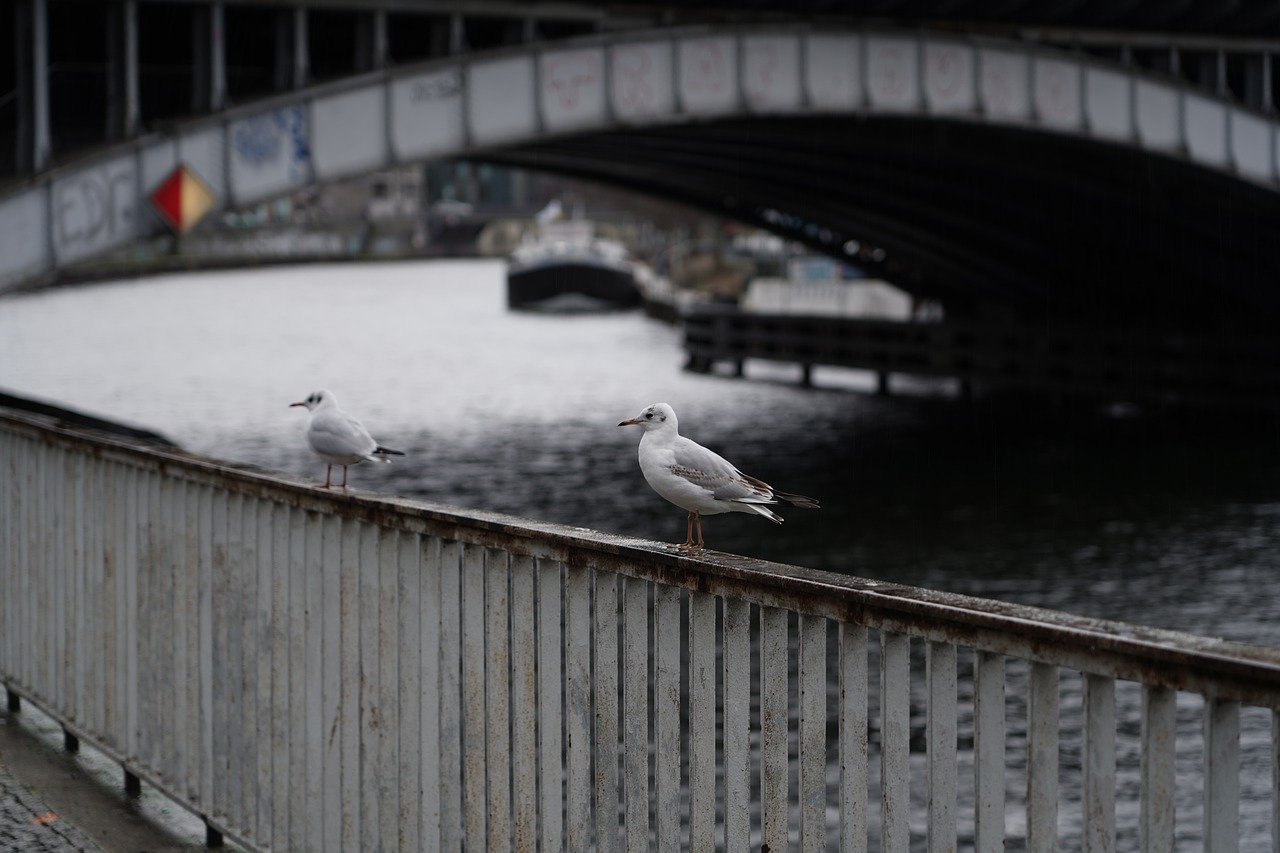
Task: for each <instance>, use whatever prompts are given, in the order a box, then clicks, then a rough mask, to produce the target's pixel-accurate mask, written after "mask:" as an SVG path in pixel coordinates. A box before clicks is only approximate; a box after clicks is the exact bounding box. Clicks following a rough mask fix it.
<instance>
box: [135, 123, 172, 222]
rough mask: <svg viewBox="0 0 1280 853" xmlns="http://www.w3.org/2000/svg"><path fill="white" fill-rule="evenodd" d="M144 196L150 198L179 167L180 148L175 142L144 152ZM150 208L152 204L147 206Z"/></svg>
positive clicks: (170, 141) (165, 142)
mask: <svg viewBox="0 0 1280 853" xmlns="http://www.w3.org/2000/svg"><path fill="white" fill-rule="evenodd" d="M141 161H142V194H143V196H150V195H151V193H153V192H155V190H156V187H158V186H160V184H162V183H163V182H164V179H165V178H167V177H169V175H170V174H172V172H173V170H174V167H176V166H177V165H178V147H177V146H176V145H175V144H174V142H173V140H171V139H170V140H165V141H164V142H161V143H160V144H158V145H152V146H151V147H150V148H144V149H143V150H142V156H141ZM147 206H148V207H150V204H148V205H147Z"/></svg>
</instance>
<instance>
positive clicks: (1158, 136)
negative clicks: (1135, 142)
mask: <svg viewBox="0 0 1280 853" xmlns="http://www.w3.org/2000/svg"><path fill="white" fill-rule="evenodd" d="M1133 96H1134V99H1135V100H1136V102H1137V103H1136V104H1134V115H1135V118H1136V121H1137V130H1138V139H1140V140H1141V141H1142V146H1143V147H1144V148H1155V149H1159V150H1162V151H1170V150H1174V149H1176V148H1177V147H1178V146H1179V144H1180V143H1181V142H1182V129H1181V127H1180V125H1179V122H1178V118H1179V113H1178V92H1177V90H1175V89H1174V88H1173V87H1172V86H1166V85H1164V84H1163V83H1152V82H1149V81H1147V80H1139V81H1138V82H1137V83H1136V84H1135V85H1134V90H1133Z"/></svg>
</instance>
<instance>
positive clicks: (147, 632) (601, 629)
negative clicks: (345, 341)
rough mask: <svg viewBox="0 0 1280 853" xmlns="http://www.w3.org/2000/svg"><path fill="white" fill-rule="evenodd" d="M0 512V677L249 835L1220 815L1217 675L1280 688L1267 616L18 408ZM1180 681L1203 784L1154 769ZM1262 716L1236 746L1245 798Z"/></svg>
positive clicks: (669, 832) (451, 839) (773, 838)
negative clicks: (473, 492)
mask: <svg viewBox="0 0 1280 853" xmlns="http://www.w3.org/2000/svg"><path fill="white" fill-rule="evenodd" d="M0 513H2V516H0V538H2V541H3V544H0V678H2V679H3V681H4V684H5V685H6V687H7V688H8V689H9V690H10V691H11V692H12V693H14V694H15V695H21V696H25V697H27V698H30V699H32V700H34V701H35V702H36V703H38V704H39V705H41V706H42V707H43V708H45V709H46V710H48V711H49V712H50V713H52V714H53V715H54V716H55V717H57V718H58V719H59V720H60V721H61V722H62V723H63V725H64V726H66V727H67V729H68V731H70V732H74V733H75V734H76V735H77V736H79V737H82V738H85V739H88V740H89V741H91V742H93V743H94V744H96V745H98V746H99V747H100V748H102V749H104V750H105V751H106V752H107V753H108V754H109V755H111V756H112V757H113V758H115V759H116V760H118V761H120V762H121V764H123V765H124V767H125V768H126V770H128V771H129V772H130V773H133V774H136V775H137V776H140V777H142V778H145V779H147V780H148V781H150V782H151V783H153V784H155V785H157V786H158V787H160V788H161V789H162V790H164V791H166V792H167V793H168V794H169V795H170V796H172V797H173V798H174V799H176V800H178V801H179V802H181V803H183V804H184V805H186V806H187V807H189V808H191V809H192V810H194V811H196V812H197V813H199V814H201V815H202V816H203V817H204V818H205V820H206V821H207V822H208V823H209V824H210V826H211V827H213V828H215V829H216V830H218V831H219V832H223V833H226V834H228V835H230V836H231V837H233V838H236V839H237V840H239V841H241V842H243V843H244V844H246V845H248V846H251V847H257V848H264V849H265V848H269V847H270V848H276V849H302V848H309V849H354V848H357V847H358V848H368V849H374V848H394V849H460V848H461V847H463V846H465V847H466V848H467V849H480V848H482V847H485V846H488V847H489V848H491V849H506V848H508V847H512V848H514V849H527V850H532V849H536V848H540V849H544V850H545V849H569V850H579V849H586V848H587V847H590V846H595V847H597V848H599V849H623V848H625V849H628V850H638V849H649V848H650V847H651V846H656V847H658V848H660V849H674V848H681V847H683V848H688V849H712V848H714V847H719V848H722V849H726V850H741V849H747V847H748V846H750V847H751V848H752V849H758V848H760V847H762V846H763V845H768V847H769V849H771V850H775V851H777V850H783V849H788V848H789V847H791V846H795V845H797V844H798V845H799V847H800V848H801V849H805V850H818V849H826V848H836V847H838V848H840V849H848V850H859V849H868V847H869V846H870V847H871V848H876V847H878V848H879V849H882V850H905V849H907V848H908V846H910V845H911V843H912V839H913V838H914V839H916V840H920V839H921V838H927V839H928V843H929V847H930V849H954V847H955V844H956V843H957V839H958V838H959V839H962V840H965V841H966V842H972V843H973V844H974V845H975V846H976V847H977V848H978V849H983V850H987V849H996V848H999V847H1001V846H1002V845H1003V843H1004V840H1005V836H1006V834H1007V833H1011V834H1015V835H1017V836H1020V837H1025V839H1026V845H1027V847H1028V849H1033V850H1053V849H1058V848H1059V845H1060V843H1062V844H1065V845H1067V846H1072V845H1077V846H1083V847H1084V848H1086V849H1090V850H1093V849H1097V850H1107V849H1114V845H1115V842H1116V838H1117V837H1118V835H1119V837H1121V838H1124V837H1127V836H1126V833H1129V832H1131V831H1135V830H1136V832H1137V834H1138V836H1139V837H1140V839H1141V841H1142V845H1143V847H1144V849H1169V847H1170V846H1171V845H1172V844H1173V843H1174V840H1175V837H1176V838H1178V839H1183V838H1185V837H1187V833H1199V834H1201V835H1202V837H1203V839H1204V841H1205V844H1206V847H1211V848H1212V849H1215V850H1219V849H1235V848H1234V847H1233V846H1232V845H1233V844H1234V843H1238V839H1239V838H1240V837H1241V835H1240V833H1241V827H1240V790H1241V787H1240V785H1241V773H1242V771H1241V738H1240V725H1241V719H1242V718H1244V719H1245V720H1246V723H1247V724H1248V725H1253V724H1254V723H1255V722H1256V720H1255V717H1256V713H1254V712H1253V711H1252V710H1250V711H1249V713H1248V716H1246V717H1242V712H1241V706H1242V705H1243V706H1246V707H1250V709H1252V707H1253V706H1258V707H1260V708H1261V709H1263V710H1262V713H1263V714H1264V715H1265V717H1266V719H1265V723H1266V725H1268V726H1270V725H1271V723H1272V720H1273V718H1274V714H1275V709H1276V708H1278V707H1280V650H1274V649H1265V648H1260V647H1255V646H1249V645H1244V644H1239V643H1231V642H1226V641H1222V640H1214V639H1208V638H1202V637H1193V636H1189V635H1186V634H1180V633H1176V632H1170V631H1163V630H1159V629H1154V628H1144V627H1139V626H1134V625H1124V624H1119V623H1114V622H1104V621H1099V620H1094V619H1088V618H1084V617H1078V616H1071V615H1068V614H1063V613H1057V612H1053V611H1047V610H1041V609H1036V608H1029V607H1024V606H1020V605H1015V604H1008V603H1001V602H994V601H984V600H980V599H975V598H969V597H965V596H960V595H954V594H950V593H944V592H936V591H929V590H921V589H915V588H910V587H905V586H901V585H897V584H891V583H885V582H879V581H874V580H866V579H860V578H854V577H848V576H843V575H835V574H830V573H825V572H818V571H813V570H808V569H803V568H798V567H794V566H786V565H780V564H775V563H768V562H763V561H758V560H751V559H746V558H742V557H735V556H732V555H726V554H718V553H714V552H709V553H707V554H704V555H693V554H689V553H687V552H681V551H678V550H677V549H675V548H673V547H670V546H661V545H657V544H655V543H651V542H647V541H643V540H636V539H629V538H623V537H617V536H612V535H609V534H604V533H599V532H595V531H590V530H585V529H582V528H572V527H565V526H562V525H556V524H549V523H542V522H533V521H527V520H523V519H515V518H512V517H510V516H504V515H499V514H495V513H487V512H481V511H471V510H467V511H463V510H458V509H456V508H451V507H447V506H443V505H439V504H432V503H426V502H421V501H410V500H405V499H399V498H386V497H380V496H373V495H368V494H362V493H330V492H323V491H320V490H317V489H315V488H314V487H312V486H310V485H308V484H306V483H302V482H299V481H297V480H293V479H290V478H287V477H283V476H280V475H277V474H273V473H268V472H263V471H258V470H253V469H248V468H241V467H235V466H229V465H226V464H223V463H219V462H215V461H212V460H209V459H205V458H201V457H198V456H194V455H190V454H186V453H182V452H180V451H175V450H169V449H164V448H156V447H148V446H144V445H141V444H135V443H132V442H131V441H130V440H128V439H126V438H120V437H109V436H104V435H102V434H98V433H94V432H91V431H88V430H84V429H79V428H70V427H65V426H60V425H59V424H57V423H56V422H55V421H54V420H53V419H50V418H47V417H42V416H39V415H33V414H23V413H16V412H4V411H0ZM870 632H873V633H874V635H875V639H876V640H878V642H872V641H871V638H872V633H870ZM913 641H914V645H915V646H916V651H915V652H914V653H913V650H912V649H913ZM1024 662H1025V663H1024ZM1077 674H1078V675H1077ZM1118 684H1119V689H1117V685H1118ZM1139 686H1140V687H1139ZM1131 687H1132V688H1133V689H1137V690H1140V702H1139V701H1138V700H1137V699H1135V696H1137V695H1138V694H1135V693H1133V690H1131V689H1130V688H1131ZM1197 694H1198V695H1199V697H1202V698H1201V700H1200V701H1201V703H1202V710H1201V714H1200V715H1199V718H1200V720H1201V723H1202V725H1203V738H1204V741H1203V744H1204V745H1203V755H1204V776H1203V780H1202V782H1203V786H1204V793H1203V801H1202V806H1203V808H1202V809H1193V808H1189V807H1188V806H1187V804H1186V803H1185V802H1184V801H1183V800H1185V798H1181V799H1180V798H1179V795H1178V794H1177V786H1176V785H1175V774H1174V766H1175V764H1174V759H1175V757H1176V756H1178V755H1181V752H1179V750H1183V749H1184V747H1185V741H1186V732H1185V731H1184V729H1185V728H1186V722H1185V720H1182V719H1181V718H1182V715H1181V714H1176V713H1175V711H1180V710H1181V706H1182V705H1185V704H1186V702H1187V701H1188V700H1195V696H1196V695H1197ZM1068 708H1070V709H1071V713H1070V714H1068V713H1067V711H1068ZM1076 710H1079V714H1078V715H1077V714H1076ZM921 715H923V721H922V720H921ZM1077 717H1078V718H1079V721H1078V727H1077V728H1072V726H1076V723H1073V722H1070V721H1071V720H1074V719H1076V718H1077ZM1135 723H1136V724H1137V728H1138V729H1139V730H1140V732H1141V735H1140V741H1141V744H1140V749H1139V750H1138V751H1137V753H1136V755H1138V757H1139V760H1138V762H1137V764H1136V765H1134V766H1133V767H1131V766H1130V765H1131V764H1133V761H1131V760H1130V759H1131V758H1132V756H1130V755H1129V752H1128V751H1127V750H1125V751H1123V754H1121V755H1120V756H1119V757H1118V756H1117V737H1118V733H1119V734H1120V735H1121V740H1122V741H1123V738H1124V737H1127V735H1125V734H1124V733H1125V732H1130V731H1132V730H1133V729H1134V724H1135ZM1197 731H1198V730H1197ZM1193 734H1194V732H1193ZM921 735H922V736H923V737H921ZM1077 740H1078V741H1079V750H1075V748H1074V746H1073V748H1072V750H1071V755H1070V756H1069V755H1068V750H1067V749H1066V748H1065V744H1067V743H1068V742H1070V743H1071V744H1075V743H1076V741H1077ZM1014 741H1017V742H1018V743H1025V748H1023V747H1018V748H1017V749H1014V748H1013V747H1012V746H1011V744H1012V743H1013V742H1014ZM1255 741H1256V738H1252V737H1251V738H1250V739H1249V743H1250V744H1253V743H1254V742H1255ZM1263 742H1264V743H1265V744H1266V746H1267V750H1266V755H1267V758H1266V759H1265V760H1263V761H1262V762H1261V764H1260V763H1259V762H1257V761H1253V760H1250V761H1249V762H1248V768H1249V769H1248V773H1246V776H1248V774H1255V775H1257V774H1261V775H1260V777H1259V778H1253V777H1251V776H1248V778H1246V780H1245V781H1247V782H1248V785H1247V787H1248V789H1249V790H1250V791H1253V790H1254V789H1256V788H1258V786H1263V787H1264V788H1265V789H1266V790H1267V791H1271V793H1269V794H1268V795H1267V797H1268V798H1272V799H1273V798H1274V792H1273V791H1272V787H1273V786H1272V783H1271V778H1270V771H1269V770H1267V765H1270V766H1272V767H1274V766H1276V763H1275V761H1274V754H1275V753H1276V751H1277V746H1276V744H1277V743H1278V742H1280V741H1277V739H1276V735H1275V734H1274V733H1271V734H1269V735H1268V736H1267V737H1266V738H1264V740H1263ZM922 744H923V746H922ZM1250 748H1252V747H1250ZM921 749H923V750H924V754H925V757H926V759H927V762H926V764H925V765H923V767H922V766H920V765H919V764H918V763H916V764H913V761H912V758H913V754H918V753H919V752H920V751H921ZM1015 753H1016V754H1015ZM875 754H878V758H879V760H878V762H872V761H870V757H871V756H872V755H875ZM1072 762H1075V763H1072ZM1259 766H1262V768H1263V769H1262V770H1258V767H1259ZM969 767H972V771H968V770H967V768H969ZM961 768H966V772H965V773H961ZM1131 770H1132V771H1133V772H1135V773H1138V774H1139V775H1140V779H1139V780H1138V784H1137V785H1136V786H1129V785H1124V784H1122V785H1119V786H1118V785H1117V772H1118V771H1119V773H1120V774H1121V776H1122V777H1124V778H1127V777H1125V774H1126V773H1129V772H1130V771H1131ZM1060 771H1061V775H1062V781H1060V778H1059V777H1060ZM1019 778H1024V779H1025V796H1024V795H1023V793H1021V792H1018V791H1016V790H1015V788H1016V787H1017V786H1016V785H1013V784H1012V783H1014V782H1015V781H1016V780H1018V779H1019ZM1122 781H1123V779H1122ZM1135 792H1136V797H1137V806H1138V810H1137V815H1138V820H1137V826H1136V828H1135V827H1130V826H1129V825H1128V823H1127V822H1126V821H1127V820H1128V817H1127V816H1128V815H1129V814H1130V813H1131V811H1130V810H1127V809H1121V810H1120V811H1121V816H1122V817H1121V820H1120V823H1119V824H1117V798H1118V797H1119V798H1120V801H1122V802H1127V800H1126V799H1125V798H1126V797H1127V798H1130V799H1132V798H1133V797H1134V796H1135ZM877 793H878V797H876V796H873V794H877ZM922 795H923V797H922ZM877 800H878V802H879V807H878V808H876V807H874V805H875V803H876V802H877ZM1076 809H1078V814H1079V820H1078V821H1076V822H1075V824H1074V825H1073V824H1072V823H1071V822H1070V821H1065V822H1063V825H1062V827H1061V828H1060V825H1059V823H1060V822H1059V813H1060V811H1062V812H1063V813H1064V814H1076V811H1074V810H1076ZM1201 812H1202V813H1203V819H1201V818H1200V813H1201ZM1019 813H1020V814H1022V815H1024V818H1022V819H1019V818H1017V817H1010V815H1016V814H1019ZM1175 816H1176V820H1175ZM1197 821H1198V823H1197ZM1166 842H1167V843H1166Z"/></svg>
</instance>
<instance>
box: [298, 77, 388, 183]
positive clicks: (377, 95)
mask: <svg viewBox="0 0 1280 853" xmlns="http://www.w3.org/2000/svg"><path fill="white" fill-rule="evenodd" d="M386 128H387V120H386V94H385V90H384V89H383V87H382V86H381V85H378V86H368V87H366V88H363V89H356V90H355V91H352V92H343V93H342V94H341V95H331V96H330V97H327V98H317V99H316V101H315V103H314V104H312V105H311V144H312V148H313V151H314V154H313V156H314V157H315V168H316V175H317V176H318V177H321V178H332V177H335V176H337V175H352V174H358V173H360V172H363V171H367V170H369V169H373V168H376V167H378V166H382V165H385V163H386V160H387V138H386Z"/></svg>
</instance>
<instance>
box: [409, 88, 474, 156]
mask: <svg viewBox="0 0 1280 853" xmlns="http://www.w3.org/2000/svg"><path fill="white" fill-rule="evenodd" d="M463 140H464V136H463V129H462V72H461V71H460V70H459V69H457V68H447V69H445V70H443V71H432V72H430V73H428V74H419V75H416V76H414V77H406V78H404V79H402V80H397V81H395V82H394V83H392V84H391V151H392V153H393V155H394V156H395V157H396V158H397V159H399V160H413V159H417V158H420V157H429V156H433V155H439V154H445V153H448V152H451V151H457V150H458V149H459V148H461V147H462V144H463Z"/></svg>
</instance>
